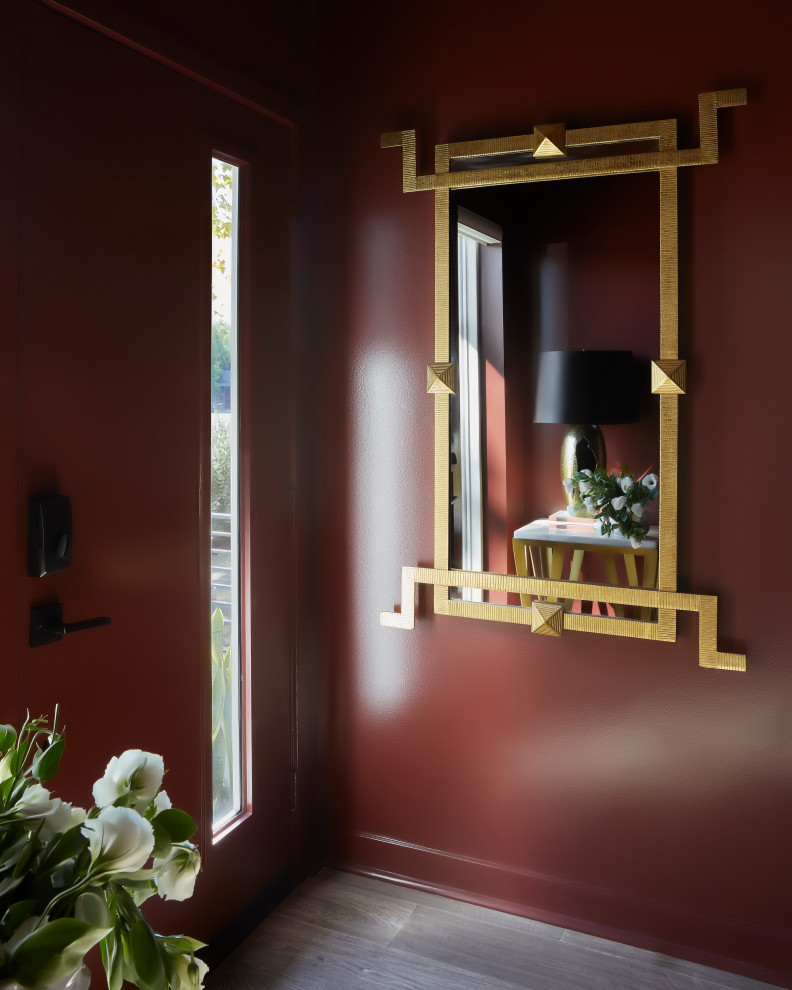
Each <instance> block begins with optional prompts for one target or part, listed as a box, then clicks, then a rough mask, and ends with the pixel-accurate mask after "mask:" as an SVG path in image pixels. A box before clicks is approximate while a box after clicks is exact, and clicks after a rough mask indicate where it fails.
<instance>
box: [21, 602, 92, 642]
mask: <svg viewBox="0 0 792 990" xmlns="http://www.w3.org/2000/svg"><path fill="white" fill-rule="evenodd" d="M109 625H110V619H108V617H107V616H106V615H100V616H97V617H96V618H95V619H82V620H81V621H80V622H64V621H63V606H62V605H61V603H60V602H53V603H52V604H50V605H33V606H31V609H30V645H31V646H46V645H47V644H48V643H57V642H58V641H59V640H60V639H61V637H63V636H67V635H68V634H69V633H75V632H82V630H83V629H95V628H96V627H97V626H109Z"/></svg>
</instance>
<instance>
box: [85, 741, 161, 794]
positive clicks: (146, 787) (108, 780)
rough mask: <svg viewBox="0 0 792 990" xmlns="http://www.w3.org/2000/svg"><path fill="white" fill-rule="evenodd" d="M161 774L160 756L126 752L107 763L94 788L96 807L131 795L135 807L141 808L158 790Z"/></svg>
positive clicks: (135, 750) (136, 750)
mask: <svg viewBox="0 0 792 990" xmlns="http://www.w3.org/2000/svg"><path fill="white" fill-rule="evenodd" d="M164 772H165V766H164V764H163V762H162V757H161V756H157V755H156V753H144V752H143V750H140V749H128V750H126V751H125V752H123V753H122V754H121V756H114V757H113V758H112V759H111V760H110V762H109V763H108V764H107V769H106V770H105V773H104V777H102V778H101V779H100V780H97V781H96V783H95V784H94V786H93V797H94V801H95V802H96V806H97V807H98V808H106V807H107V806H108V805H109V804H113V802H114V801H117V800H118V798H120V797H123V796H125V795H131V796H132V798H133V802H134V805H135V807H137V808H140V809H142V808H145V807H147V806H148V805H149V804H150V803H151V802H152V801H153V800H154V797H155V795H156V794H157V791H158V790H159V789H160V787H161V786H162V777H163V774H164Z"/></svg>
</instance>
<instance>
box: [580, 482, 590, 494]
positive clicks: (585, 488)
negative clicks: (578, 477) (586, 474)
mask: <svg viewBox="0 0 792 990" xmlns="http://www.w3.org/2000/svg"><path fill="white" fill-rule="evenodd" d="M578 490H579V491H580V494H581V495H588V493H589V492H590V491H591V482H590V481H581V482H579V483H578Z"/></svg>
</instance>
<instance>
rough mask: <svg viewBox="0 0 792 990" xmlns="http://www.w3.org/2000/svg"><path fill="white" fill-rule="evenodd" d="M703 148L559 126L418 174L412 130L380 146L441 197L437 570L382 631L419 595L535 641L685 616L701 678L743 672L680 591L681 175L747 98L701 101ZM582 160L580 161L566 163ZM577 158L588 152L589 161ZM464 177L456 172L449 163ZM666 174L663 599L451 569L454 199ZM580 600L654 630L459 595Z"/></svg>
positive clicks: (406, 590)
mask: <svg viewBox="0 0 792 990" xmlns="http://www.w3.org/2000/svg"><path fill="white" fill-rule="evenodd" d="M698 102H699V132H700V147H699V148H695V149H682V150H680V149H678V147H677V126H676V124H677V122H676V120H673V119H670V120H656V121H643V122H639V123H634V124H617V125H606V126H602V127H589V128H580V129H574V130H565V127H564V125H563V124H551V125H537V126H536V127H535V128H534V131H533V133H532V134H526V135H520V136H517V137H508V138H496V139H486V140H478V141H464V142H457V143H453V144H442V145H437V146H436V148H435V172H434V174H429V175H420V176H419V175H418V174H417V166H416V139H415V131H413V130H407V131H397V132H394V133H390V134H385V135H383V137H382V142H381V143H382V147H383V148H392V147H401V148H402V172H403V188H404V192H419V191H424V190H433V191H434V194H435V349H434V361H433V362H432V363H430V364H429V365H428V366H427V391H428V392H429V393H431V394H432V395H433V396H434V414H435V419H434V437H435V451H434V567H433V568H419V567H405V568H403V569H402V607H401V610H400V611H394V612H382V613H381V614H380V622H381V624H382V625H385V626H391V627H396V628H403V629H411V628H413V625H414V620H415V594H416V585H417V584H431V585H433V586H434V611H435V613H436V614H439V615H449V616H459V617H464V618H475V619H483V620H486V621H494V622H509V623H517V624H521V625H526V626H530V627H531V628H532V630H533V631H534V632H536V633H542V634H545V635H554V636H558V635H561V634H562V633H563V632H564V631H566V630H575V631H584V632H595V633H603V634H606V635H612V636H627V637H630V638H633V639H650V640H663V641H666V642H673V641H674V640H675V639H676V613H677V611H693V612H698V613H699V663H700V665H701V666H705V667H716V668H720V669H725V670H744V669H745V656H743V655H740V654H732V653H722V652H719V651H718V649H717V598H715V597H713V596H708V595H690V594H681V593H679V592H678V591H677V480H678V401H679V397H680V395H684V394H685V389H686V382H685V362H684V361H683V360H681V359H680V358H679V353H678V277H679V275H678V272H679V252H678V236H677V226H678V224H677V171H678V169H679V168H680V167H684V166H691V165H707V164H715V163H717V160H718V134H717V110H718V109H720V108H723V107H733V106H741V105H744V104H745V103H746V102H747V94H746V91H745V90H744V89H734V90H721V91H718V92H711V93H702V94H700V95H699V101H698ZM638 142H640V143H642V144H643V143H646V142H654V143H656V148H657V150H653V151H643V152H641V151H636V152H632V153H631V152H629V151H627V152H626V153H625V152H624V150H623V149H622V148H621V147H619V148H618V150H619V151H620V153H618V154H614V155H608V156H606V157H601V156H595V157H585V149H586V148H591V147H595V146H596V147H601V146H603V145H614V146H622V145H629V144H630V143H638ZM569 149H575V155H576V157H574V158H567V157H566V154H567V151H568V150H569ZM581 151H582V152H583V153H582V154H581ZM529 153H530V155H531V156H532V157H531V160H530V161H529V162H528V163H525V162H524V161H521V163H520V164H510V163H509V156H515V155H520V156H522V157H523V158H525V156H527V154H529ZM483 156H486V157H487V159H488V160H490V159H492V160H497V158H498V156H503V158H502V160H503V162H504V164H501V165H495V166H489V162H488V167H484V168H468V169H466V168H465V167H464V160H465V159H475V158H481V157H483ZM452 162H456V163H457V167H456V168H455V169H454V170H453V171H452V170H451V163H452ZM647 171H657V172H659V181H660V200H659V231H660V266H659V269H660V270H659V280H660V353H659V355H658V357H657V359H656V360H655V361H653V362H652V381H651V390H652V392H653V393H656V394H657V395H658V396H659V402H660V465H659V472H658V474H659V487H660V499H659V529H660V537H659V544H658V574H657V589H656V590H654V589H649V588H634V587H626V586H625V587H613V586H609V585H599V584H587V583H578V582H569V581H560V580H559V581H553V580H548V579H545V578H536V577H519V576H516V575H508V574H495V573H489V572H478V571H463V570H457V569H453V570H449V537H448V506H449V503H450V488H449V486H450V477H449V467H448V464H449V462H448V457H449V454H448V451H449V430H450V401H449V400H450V396H451V394H452V393H453V392H454V388H455V385H454V377H455V376H454V370H455V369H454V366H453V365H452V364H451V363H450V361H451V357H450V352H451V346H450V345H451V339H450V330H451V307H450V291H449V290H450V272H451V267H450V262H451V259H450V245H451V239H450V223H451V220H450V191H451V190H452V189H464V188H474V187H482V186H501V185H511V184H517V183H524V182H544V181H552V180H561V179H574V178H582V177H588V176H601V175H626V174H629V173H634V172H647ZM460 587H466V588H481V589H484V590H488V591H501V592H513V593H519V594H528V595H540V596H552V597H554V598H561V599H564V598H574V599H579V600H581V601H586V602H589V601H591V602H593V601H598V602H606V603H608V604H612V605H632V606H637V607H643V608H652V609H656V610H657V620H656V621H646V620H641V619H621V618H616V617H613V616H603V615H589V614H579V613H572V612H566V611H564V609H563V605H562V604H560V603H554V602H544V601H534V602H533V604H532V606H531V607H527V606H522V607H517V606H510V605H499V604H494V603H489V602H478V601H463V600H460V599H458V598H452V597H451V592H450V589H451V588H460Z"/></svg>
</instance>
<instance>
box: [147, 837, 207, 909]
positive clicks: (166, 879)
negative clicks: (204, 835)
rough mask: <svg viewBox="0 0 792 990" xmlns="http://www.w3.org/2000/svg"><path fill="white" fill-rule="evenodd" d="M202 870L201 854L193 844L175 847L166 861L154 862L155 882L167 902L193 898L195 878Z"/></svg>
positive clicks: (158, 860) (156, 860)
mask: <svg viewBox="0 0 792 990" xmlns="http://www.w3.org/2000/svg"><path fill="white" fill-rule="evenodd" d="M200 869H201V854H200V853H199V852H198V850H197V849H196V847H195V846H194V845H193V844H192V843H191V842H184V843H181V844H180V845H175V846H173V848H172V849H171V851H170V853H169V855H168V856H167V858H165V859H155V860H154V870H155V872H156V874H157V875H156V876H155V878H154V882H155V883H156V885H157V890H158V891H159V893H160V896H162V897H164V898H165V900H166V901H186V900H187V898H188V897H192V892H193V888H194V887H195V878H196V877H197V876H198V871H199V870H200Z"/></svg>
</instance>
